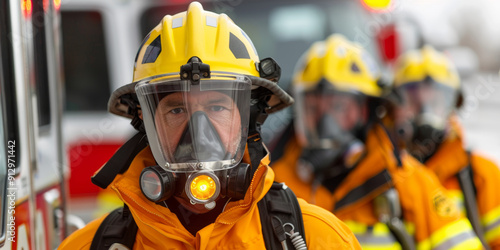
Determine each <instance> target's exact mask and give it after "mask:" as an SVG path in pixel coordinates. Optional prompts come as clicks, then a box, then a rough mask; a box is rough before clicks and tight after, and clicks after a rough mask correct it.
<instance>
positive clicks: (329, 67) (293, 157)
mask: <svg viewBox="0 0 500 250" xmlns="http://www.w3.org/2000/svg"><path fill="white" fill-rule="evenodd" d="M378 79H379V70H378V68H377V65H376V64H375V62H374V61H373V60H372V59H371V57H370V55H369V54H368V53H367V52H366V51H365V50H364V49H362V48H361V47H360V46H359V45H357V44H354V43H352V42H350V41H348V40H347V39H346V38H344V37H343V36H340V35H332V36H330V37H329V38H328V39H327V40H325V41H322V42H316V43H314V44H313V45H312V46H311V48H310V49H309V50H308V51H306V52H305V54H304V55H303V57H302V58H301V59H300V61H299V62H298V64H297V68H296V70H295V74H294V78H293V82H292V88H293V90H292V93H293V96H294V98H295V100H296V103H295V113H296V116H295V119H294V123H293V124H292V125H291V127H293V128H291V130H290V133H291V134H293V135H291V136H290V137H289V138H286V137H284V138H282V139H281V140H280V141H279V142H278V143H277V145H282V146H283V147H284V149H283V154H282V156H281V157H280V158H279V159H277V160H276V161H275V159H276V158H274V155H273V162H272V164H271V166H272V167H273V169H274V171H275V173H276V180H277V181H283V182H285V183H286V184H287V185H288V186H289V187H290V188H291V189H292V190H294V192H295V193H296V194H297V196H298V197H301V198H304V199H305V200H306V201H309V202H311V203H315V204H317V205H319V206H321V207H324V208H325V209H327V210H329V211H332V212H333V213H334V214H335V215H336V216H337V217H338V218H339V219H341V220H343V221H344V222H345V223H346V224H347V225H348V226H349V227H350V228H351V230H352V231H353V232H354V234H355V235H356V237H357V238H358V240H359V241H360V243H361V246H362V247H363V249H450V248H456V249H481V243H480V241H479V239H478V238H477V237H476V236H475V235H474V232H473V231H472V228H471V225H470V223H469V221H468V220H467V219H465V218H463V217H462V216H461V215H460V214H459V213H458V209H457V208H456V207H455V206H454V204H452V202H451V200H450V199H449V198H448V197H447V196H446V193H445V190H444V188H443V187H442V186H441V185H440V183H439V181H438V179H437V178H436V177H435V175H434V174H433V173H432V172H431V171H429V170H428V169H426V168H424V167H422V166H421V165H420V163H419V162H418V161H416V160H415V159H414V158H412V157H411V156H409V155H407V154H400V153H399V152H398V150H397V148H395V147H394V143H393V141H392V140H391V138H390V137H389V135H388V134H387V132H386V129H385V128H384V127H383V126H382V123H381V119H380V118H382V117H385V116H384V115H385V114H384V113H387V111H388V110H389V109H388V108H387V107H386V104H385V102H384V99H382V98H380V96H381V95H382V94H383V93H385V92H384V91H383V90H384V89H382V88H381V87H380V86H381V85H380V84H379V83H378ZM278 148H279V147H277V148H276V149H278ZM278 151H280V150H278ZM273 152H274V151H273Z"/></svg>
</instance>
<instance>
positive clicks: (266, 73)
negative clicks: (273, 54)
mask: <svg viewBox="0 0 500 250" xmlns="http://www.w3.org/2000/svg"><path fill="white" fill-rule="evenodd" d="M258 69H259V74H260V77H262V78H265V79H268V80H271V81H274V82H277V81H279V79H280V77H281V67H280V66H279V65H278V63H277V62H276V61H275V60H274V59H272V58H270V57H268V58H264V59H262V60H260V62H259V65H258Z"/></svg>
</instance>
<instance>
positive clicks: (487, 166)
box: [425, 118, 500, 250]
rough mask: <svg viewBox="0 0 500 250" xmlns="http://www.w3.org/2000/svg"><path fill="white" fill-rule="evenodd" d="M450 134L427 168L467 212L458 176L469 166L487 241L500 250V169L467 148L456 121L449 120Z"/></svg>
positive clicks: (427, 164)
mask: <svg viewBox="0 0 500 250" xmlns="http://www.w3.org/2000/svg"><path fill="white" fill-rule="evenodd" d="M450 124H451V126H450V131H449V133H448V134H447V136H446V138H445V140H444V142H443V143H441V145H440V146H439V148H438V149H437V151H436V152H435V153H434V154H433V155H432V157H431V158H429V159H428V160H427V161H426V162H425V165H426V166H427V167H428V168H429V169H431V170H432V171H434V172H435V173H436V175H437V177H438V178H439V180H440V181H441V183H442V184H443V186H444V187H445V188H446V189H448V190H450V193H451V197H453V198H454V199H455V202H457V203H458V204H459V207H460V208H461V210H462V212H463V213H464V214H465V210H464V207H465V206H464V204H463V202H464V198H463V197H464V196H463V192H462V191H461V189H460V185H459V182H458V178H457V173H458V172H459V171H460V170H462V169H463V168H465V167H467V166H470V167H471V169H472V177H473V182H474V186H475V190H476V201H477V208H478V213H479V217H480V220H481V226H482V227H483V231H484V238H485V240H486V241H487V242H488V244H489V245H490V246H491V249H497V250H498V249H500V193H499V192H500V169H499V168H498V166H497V165H496V164H494V163H493V162H492V161H490V160H488V159H486V158H485V157H483V156H481V155H479V154H477V153H475V152H471V153H470V156H469V153H467V151H466V150H465V148H464V144H463V140H462V138H463V131H462V128H461V126H460V124H459V122H458V120H456V118H452V119H451V120H450Z"/></svg>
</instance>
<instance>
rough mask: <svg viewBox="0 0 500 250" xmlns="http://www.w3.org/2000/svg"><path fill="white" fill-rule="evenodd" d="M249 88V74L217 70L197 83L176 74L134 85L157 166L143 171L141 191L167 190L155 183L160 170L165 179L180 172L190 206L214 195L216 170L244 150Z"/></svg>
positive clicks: (235, 161)
mask: <svg viewBox="0 0 500 250" xmlns="http://www.w3.org/2000/svg"><path fill="white" fill-rule="evenodd" d="M251 86H252V83H251V81H250V79H249V78H248V77H245V76H242V75H230V74H215V73H212V75H211V77H210V78H202V79H200V80H199V81H198V82H196V83H194V82H193V81H190V80H180V79H179V75H178V74H176V75H167V76H163V77H157V78H154V79H152V80H148V81H143V82H139V83H138V84H137V85H136V93H137V97H138V99H139V103H140V105H141V110H142V115H143V120H144V125H145V128H146V133H147V136H148V140H149V145H150V147H151V151H152V153H153V156H154V158H155V160H156V162H157V163H158V165H159V166H158V167H160V168H161V169H158V168H157V170H158V171H156V172H158V173H156V172H154V171H153V172H151V173H149V177H148V173H146V174H145V173H144V172H143V174H142V175H141V188H142V189H143V193H144V194H145V195H146V196H148V194H146V193H147V192H149V191H150V192H149V193H151V194H153V195H150V196H151V197H153V198H150V197H149V196H148V198H150V200H155V197H156V196H160V194H158V195H156V193H158V192H157V190H162V189H165V188H166V187H163V186H161V185H160V184H158V185H157V184H156V183H159V182H160V183H161V181H158V180H157V179H161V178H163V177H162V175H166V174H165V173H163V172H162V171H164V170H165V171H166V172H169V176H170V177H168V178H167V179H172V178H174V177H172V176H176V175H179V174H184V175H183V176H185V178H186V180H185V181H186V184H185V193H186V194H187V196H188V198H189V199H190V200H191V203H192V204H194V203H209V202H212V201H213V200H214V199H215V198H216V197H217V196H218V193H219V191H220V188H221V187H220V185H221V184H220V182H221V181H224V180H219V179H220V178H221V177H220V176H219V175H218V174H216V171H220V170H229V169H232V168H233V167H235V166H236V165H238V163H240V161H241V159H242V157H243V154H244V151H245V144H246V139H247V135H248V132H247V131H248V123H249V116H250V110H249V106H250V105H249V103H250V93H251ZM143 176H144V178H143ZM164 179H165V178H164ZM155 190H156V191H155Z"/></svg>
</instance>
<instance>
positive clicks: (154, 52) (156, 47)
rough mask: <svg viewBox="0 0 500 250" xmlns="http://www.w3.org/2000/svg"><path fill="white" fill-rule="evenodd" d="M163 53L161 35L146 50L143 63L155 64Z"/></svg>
mask: <svg viewBox="0 0 500 250" xmlns="http://www.w3.org/2000/svg"><path fill="white" fill-rule="evenodd" d="M160 53H161V35H159V36H158V37H157V38H155V40H154V41H153V42H151V44H150V45H149V46H148V47H147V48H146V52H145V53H144V57H143V59H142V63H143V64H144V63H154V62H155V61H156V59H158V56H159V55H160Z"/></svg>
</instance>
